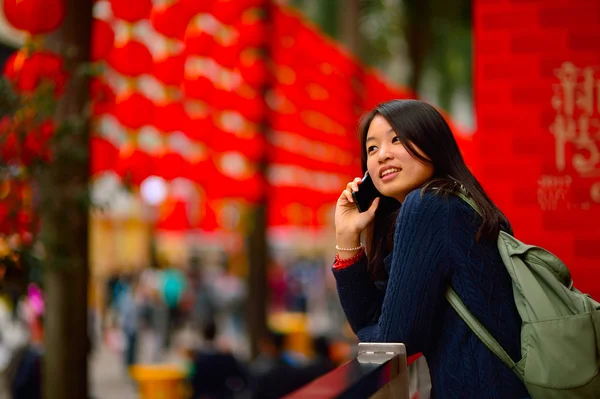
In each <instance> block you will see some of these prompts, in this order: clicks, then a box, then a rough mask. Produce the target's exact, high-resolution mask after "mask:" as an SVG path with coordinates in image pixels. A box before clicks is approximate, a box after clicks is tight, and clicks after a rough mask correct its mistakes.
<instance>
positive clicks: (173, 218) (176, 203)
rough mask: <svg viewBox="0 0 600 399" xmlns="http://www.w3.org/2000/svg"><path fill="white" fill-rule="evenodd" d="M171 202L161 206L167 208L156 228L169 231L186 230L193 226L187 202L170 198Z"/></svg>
mask: <svg viewBox="0 0 600 399" xmlns="http://www.w3.org/2000/svg"><path fill="white" fill-rule="evenodd" d="M169 202H170V203H166V204H164V205H163V206H162V207H161V208H162V209H165V208H167V209H168V211H167V212H164V213H163V215H161V217H160V218H159V220H158V222H157V224H156V228H157V229H159V230H167V231H186V230H189V229H190V228H191V227H192V226H191V223H190V218H189V215H188V210H187V206H186V203H185V202H184V201H182V200H173V199H171V200H169Z"/></svg>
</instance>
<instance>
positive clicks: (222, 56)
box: [212, 42, 242, 69]
mask: <svg viewBox="0 0 600 399" xmlns="http://www.w3.org/2000/svg"><path fill="white" fill-rule="evenodd" d="M241 52H242V48H241V47H240V45H239V44H238V43H237V42H233V43H230V44H227V45H222V46H217V47H216V48H215V51H214V52H213V54H212V57H213V59H214V60H215V61H216V62H217V63H218V64H219V65H221V66H224V67H225V68H229V69H232V68H233V67H235V66H236V65H237V64H238V62H239V59H240V53H241Z"/></svg>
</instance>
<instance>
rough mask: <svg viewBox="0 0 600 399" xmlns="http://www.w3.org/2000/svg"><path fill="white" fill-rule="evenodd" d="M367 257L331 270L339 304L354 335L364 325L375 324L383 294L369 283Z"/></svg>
mask: <svg viewBox="0 0 600 399" xmlns="http://www.w3.org/2000/svg"><path fill="white" fill-rule="evenodd" d="M367 265H368V263H367V257H366V256H364V255H363V256H361V257H360V258H359V260H358V261H357V262H355V263H354V264H352V265H350V266H345V267H342V268H339V267H338V268H336V267H334V268H333V275H334V277H335V280H336V284H337V291H338V295H339V297H340V302H341V304H342V308H343V309H344V313H345V314H346V318H347V319H348V323H349V324H350V327H351V328H352V331H354V332H355V333H357V332H358V330H359V329H360V328H361V327H362V326H365V325H369V324H373V323H376V322H377V318H378V317H379V314H380V312H381V304H382V303H383V296H384V292H383V291H381V290H379V289H378V288H377V287H376V286H375V284H373V282H372V281H371V277H370V275H369V271H368V268H367Z"/></svg>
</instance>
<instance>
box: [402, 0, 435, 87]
mask: <svg viewBox="0 0 600 399" xmlns="http://www.w3.org/2000/svg"><path fill="white" fill-rule="evenodd" d="M405 13H406V21H407V22H406V25H405V30H404V33H405V37H406V44H407V46H408V56H409V58H410V64H411V70H412V74H411V78H410V81H409V86H410V88H411V89H412V90H413V92H414V93H415V94H417V93H418V90H419V86H420V85H421V80H422V77H423V72H424V71H423V68H424V66H425V57H426V56H427V51H428V49H429V46H430V45H431V41H432V7H431V1H430V0H421V1H409V2H406V3H405Z"/></svg>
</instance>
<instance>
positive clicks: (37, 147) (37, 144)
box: [21, 121, 54, 165]
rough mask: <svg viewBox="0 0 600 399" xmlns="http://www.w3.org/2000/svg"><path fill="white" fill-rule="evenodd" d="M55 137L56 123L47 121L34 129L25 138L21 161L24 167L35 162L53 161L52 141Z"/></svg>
mask: <svg viewBox="0 0 600 399" xmlns="http://www.w3.org/2000/svg"><path fill="white" fill-rule="evenodd" d="M53 135H54V123H53V122H52V121H45V122H43V123H42V124H41V125H39V126H36V127H34V128H33V129H31V130H30V131H29V132H27V134H26V136H25V140H24V141H23V150H22V154H21V160H22V162H23V164H24V165H29V164H30V163H31V162H33V161H34V160H41V161H44V162H48V161H50V160H51V159H52V152H51V150H50V146H49V144H50V139H51V138H52V136H53Z"/></svg>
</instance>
